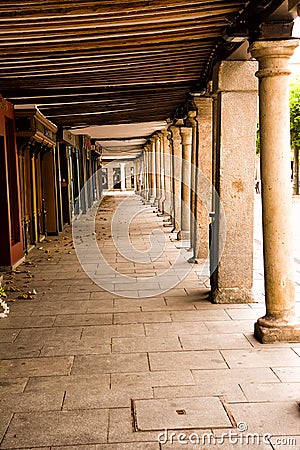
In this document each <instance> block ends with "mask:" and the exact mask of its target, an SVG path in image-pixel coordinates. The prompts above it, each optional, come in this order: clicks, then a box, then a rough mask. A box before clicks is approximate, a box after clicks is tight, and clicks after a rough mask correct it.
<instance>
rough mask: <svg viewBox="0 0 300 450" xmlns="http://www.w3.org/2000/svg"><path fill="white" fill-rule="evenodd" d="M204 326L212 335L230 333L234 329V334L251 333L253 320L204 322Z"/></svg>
mask: <svg viewBox="0 0 300 450" xmlns="http://www.w3.org/2000/svg"><path fill="white" fill-rule="evenodd" d="M205 325H206V326H207V328H208V329H209V331H211V332H212V333H216V334H218V333H220V334H224V333H232V331H233V329H232V327H234V332H235V333H253V331H254V321H253V320H235V321H234V322H233V321H227V320H226V321H225V320H224V321H221V320H220V321H218V322H216V321H211V322H210V321H208V322H206V321H205Z"/></svg>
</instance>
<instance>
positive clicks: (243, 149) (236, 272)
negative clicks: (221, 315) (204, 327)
mask: <svg viewBox="0 0 300 450" xmlns="http://www.w3.org/2000/svg"><path fill="white" fill-rule="evenodd" d="M256 68H257V63H256V61H221V62H220V63H218V64H217V65H216V66H215V68H214V73H213V77H214V80H213V83H214V84H213V89H214V92H215V95H216V105H215V106H216V108H214V113H215V114H216V115H217V117H216V118H214V126H216V130H215V132H214V138H215V142H214V147H215V150H214V152H215V154H214V157H215V161H214V165H213V166H214V169H215V174H214V183H215V188H216V192H217V193H218V196H215V198H214V207H215V214H216V217H215V221H214V224H213V241H212V251H211V271H212V272H213V274H212V276H211V285H212V292H211V296H212V300H213V301H214V302H216V303H243V302H249V301H253V300H252V292H251V289H252V280H253V222H254V171H255V147H256V145H255V143H256V123H257V80H256V78H255V70H256ZM222 208H223V211H224V213H225V220H224V217H223V216H222V214H221V213H222ZM225 230H226V235H225V232H224V231H225ZM225 236H226V239H225Z"/></svg>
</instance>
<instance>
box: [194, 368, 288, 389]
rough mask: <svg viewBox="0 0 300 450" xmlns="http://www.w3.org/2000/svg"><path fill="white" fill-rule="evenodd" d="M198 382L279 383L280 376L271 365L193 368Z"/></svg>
mask: <svg viewBox="0 0 300 450" xmlns="http://www.w3.org/2000/svg"><path fill="white" fill-rule="evenodd" d="M192 374H193V377H194V380H195V383H196V384H201V385H202V386H203V387H205V386H206V385H208V384H210V383H215V384H217V385H218V384H222V383H226V384H229V383H236V384H240V383H254V384H255V383H262V382H264V383H279V379H278V377H277V376H276V375H275V373H274V372H273V370H271V369H270V368H269V367H251V368H242V369H228V368H226V369H217V370H215V369H214V370H192Z"/></svg>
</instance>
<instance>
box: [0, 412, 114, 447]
mask: <svg viewBox="0 0 300 450" xmlns="http://www.w3.org/2000/svg"><path fill="white" fill-rule="evenodd" d="M107 425H108V412H107V411H105V410H103V409H101V410H93V411H51V412H36V413H33V412H32V413H16V414H15V415H14V417H13V419H12V421H11V423H10V426H9V428H8V431H7V433H6V435H5V437H4V440H3V442H2V444H1V448H4V449H8V448H24V447H25V448H26V447H36V446H47V445H48V446H49V445H50V446H54V445H76V444H90V443H101V442H105V441H106V438H107Z"/></svg>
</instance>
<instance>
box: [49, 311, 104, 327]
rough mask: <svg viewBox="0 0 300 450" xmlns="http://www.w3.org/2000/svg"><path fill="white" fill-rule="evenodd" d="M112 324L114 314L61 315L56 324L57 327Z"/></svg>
mask: <svg viewBox="0 0 300 450" xmlns="http://www.w3.org/2000/svg"><path fill="white" fill-rule="evenodd" d="M110 324H112V314H80V315H79V314H70V315H69V314H60V315H58V316H57V317H56V319H55V322H54V326H55V327H69V326H72V327H76V326H87V325H110Z"/></svg>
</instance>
